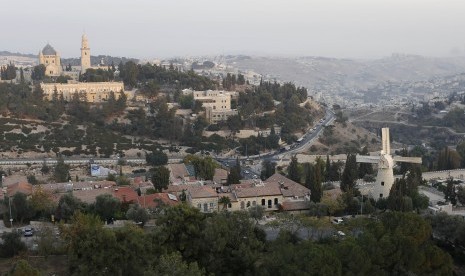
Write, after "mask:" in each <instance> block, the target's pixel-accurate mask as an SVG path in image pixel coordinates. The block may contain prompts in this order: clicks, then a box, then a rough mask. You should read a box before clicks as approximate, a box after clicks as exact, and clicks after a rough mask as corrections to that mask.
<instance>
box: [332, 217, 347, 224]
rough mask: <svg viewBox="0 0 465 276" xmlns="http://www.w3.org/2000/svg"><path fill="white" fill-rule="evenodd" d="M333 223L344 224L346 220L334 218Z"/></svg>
mask: <svg viewBox="0 0 465 276" xmlns="http://www.w3.org/2000/svg"><path fill="white" fill-rule="evenodd" d="M331 222H332V223H333V224H341V223H343V222H344V220H343V219H342V218H333V219H332V220H331Z"/></svg>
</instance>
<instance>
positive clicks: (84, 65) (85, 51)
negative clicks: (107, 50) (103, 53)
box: [81, 34, 90, 74]
mask: <svg viewBox="0 0 465 276" xmlns="http://www.w3.org/2000/svg"><path fill="white" fill-rule="evenodd" d="M88 68H90V48H89V42H88V41H87V36H86V34H83V35H82V42H81V74H83V73H85V72H86V70H87V69H88Z"/></svg>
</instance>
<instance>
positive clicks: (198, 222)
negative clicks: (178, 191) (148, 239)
mask: <svg viewBox="0 0 465 276" xmlns="http://www.w3.org/2000/svg"><path fill="white" fill-rule="evenodd" d="M204 220H205V215H204V214H202V213H200V211H199V209H197V208H193V207H190V206H188V205H186V204H179V205H176V206H174V207H170V208H167V209H166V210H165V211H164V212H163V213H161V214H160V216H159V217H158V218H157V220H156V225H157V227H156V228H155V230H154V239H155V240H156V242H158V243H161V244H163V245H164V248H165V249H166V250H167V251H169V252H173V251H179V252H180V253H181V255H182V256H183V259H184V260H186V261H188V262H194V261H196V260H197V258H198V257H199V256H201V251H202V249H203V248H204V247H205V243H204V241H203V240H202V239H201V237H202V236H203V235H204V234H205V233H204Z"/></svg>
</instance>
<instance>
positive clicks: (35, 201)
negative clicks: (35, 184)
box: [29, 187, 54, 218]
mask: <svg viewBox="0 0 465 276" xmlns="http://www.w3.org/2000/svg"><path fill="white" fill-rule="evenodd" d="M29 201H30V204H31V207H32V209H33V210H34V217H43V218H45V217H50V215H51V213H52V210H53V208H54V204H53V200H52V197H51V195H50V194H49V193H47V192H45V191H44V190H43V189H42V187H39V188H37V189H36V190H34V191H33V192H32V195H31V199H30V200H29Z"/></svg>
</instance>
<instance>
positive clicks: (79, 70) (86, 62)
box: [39, 34, 108, 79]
mask: <svg viewBox="0 0 465 276" xmlns="http://www.w3.org/2000/svg"><path fill="white" fill-rule="evenodd" d="M39 64H43V65H44V66H45V68H46V70H45V75H46V76H50V77H58V76H60V75H66V76H70V77H72V78H73V79H77V78H78V77H79V74H84V73H85V72H86V70H87V69H90V68H92V69H103V70H108V67H107V66H100V65H97V66H92V64H91V62H90V48H89V41H88V39H87V36H86V34H83V35H82V39H81V66H76V67H73V68H72V71H64V70H63V67H62V64H61V58H60V54H59V53H58V52H57V51H56V50H55V49H54V48H53V47H52V46H51V45H50V44H48V43H47V45H45V47H44V48H43V49H42V50H41V51H39Z"/></svg>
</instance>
